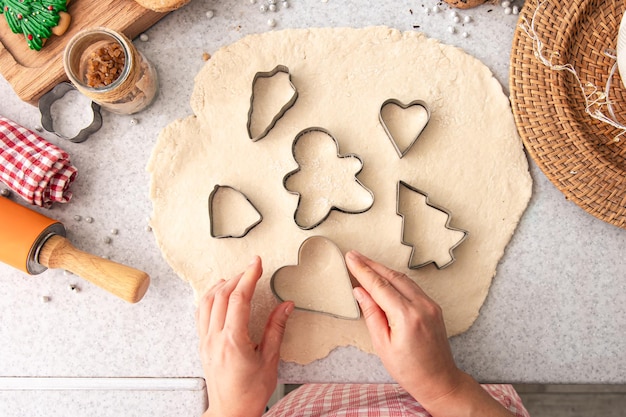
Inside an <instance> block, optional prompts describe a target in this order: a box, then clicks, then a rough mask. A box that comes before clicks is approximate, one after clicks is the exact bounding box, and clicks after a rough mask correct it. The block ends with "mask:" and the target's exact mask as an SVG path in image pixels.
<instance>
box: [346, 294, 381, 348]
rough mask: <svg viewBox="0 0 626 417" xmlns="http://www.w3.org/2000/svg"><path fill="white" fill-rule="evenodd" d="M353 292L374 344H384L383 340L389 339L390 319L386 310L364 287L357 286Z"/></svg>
mask: <svg viewBox="0 0 626 417" xmlns="http://www.w3.org/2000/svg"><path fill="white" fill-rule="evenodd" d="M352 292H353V294H354V298H356V300H357V302H358V303H359V306H360V307H361V310H362V311H363V317H364V318H365V325H366V326H367V330H368V331H369V333H370V338H371V339H372V343H373V344H374V346H384V344H383V343H382V342H384V341H388V340H389V321H388V320H387V316H386V315H385V312H384V311H383V310H382V309H381V308H380V306H379V305H378V304H376V301H374V299H373V298H372V296H371V295H369V293H368V292H367V291H366V290H365V289H364V288H363V287H355V288H354V289H353V290H352Z"/></svg>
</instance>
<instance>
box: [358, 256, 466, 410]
mask: <svg viewBox="0 0 626 417" xmlns="http://www.w3.org/2000/svg"><path fill="white" fill-rule="evenodd" d="M346 263H347V266H348V268H349V270H350V272H351V273H352V275H353V276H354V277H355V278H356V279H357V280H358V281H359V283H360V284H361V285H362V287H357V288H355V289H354V296H355V298H356V299H357V301H358V302H359V305H360V306H361V310H362V311H363V315H364V317H365V323H366V324H367V328H368V330H369V333H370V336H371V339H372V343H373V345H374V349H376V352H377V353H378V355H379V357H380V358H381V360H382V362H383V365H385V368H387V370H388V371H389V373H390V374H391V376H392V377H393V378H394V379H395V380H396V381H397V382H398V383H399V384H400V385H401V386H402V387H403V388H404V389H406V390H407V391H408V392H409V393H410V394H411V395H412V396H413V397H414V398H415V399H416V400H418V401H419V402H420V403H421V404H422V405H423V406H426V405H427V404H428V403H430V402H433V401H436V400H437V399H439V398H442V397H444V396H446V395H448V394H450V393H452V392H453V391H454V390H455V389H456V388H457V387H458V385H459V384H460V382H461V380H462V376H463V373H462V372H461V371H460V370H459V369H458V368H457V367H456V365H455V363H454V359H453V358H452V352H451V350H450V344H449V343H448V337H447V334H446V327H445V324H444V322H443V315H442V312H441V308H440V307H439V305H438V304H437V303H435V302H434V301H433V300H432V299H430V298H429V297H428V296H427V295H426V294H425V293H424V291H422V289H421V288H420V287H419V286H418V285H417V284H416V283H415V282H414V281H413V280H411V279H410V278H409V277H407V276H406V275H405V274H402V273H400V272H397V271H394V270H392V269H389V268H387V267H386V266H384V265H381V264H379V263H378V262H375V261H373V260H371V259H369V258H367V257H365V256H363V255H361V254H360V253H358V252H356V251H350V252H348V253H347V254H346Z"/></svg>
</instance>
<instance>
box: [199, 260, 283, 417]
mask: <svg viewBox="0 0 626 417" xmlns="http://www.w3.org/2000/svg"><path fill="white" fill-rule="evenodd" d="M262 272H263V268H262V266H261V259H260V258H259V257H255V258H254V260H253V261H252V263H251V264H250V265H249V266H248V267H247V268H246V270H245V271H244V272H243V273H242V274H240V275H238V276H236V277H234V278H231V279H230V280H228V281H224V280H220V281H219V282H218V283H216V284H215V285H214V286H213V287H212V288H211V289H210V290H209V291H208V292H207V293H206V294H205V295H204V296H203V297H202V299H201V301H200V304H199V306H198V310H197V311H196V322H197V329H198V336H199V338H200V359H201V361H202V367H203V369H204V375H205V378H206V384H207V391H208V395H209V409H208V410H207V411H206V413H205V414H204V416H205V417H209V416H220V417H244V416H245V417H256V416H261V415H262V414H263V413H264V412H265V406H266V404H267V402H268V400H269V398H270V397H271V395H272V393H273V392H274V390H275V388H276V383H277V378H278V362H279V359H280V345H281V343H282V340H283V335H284V333H285V326H286V323H287V319H288V317H289V314H291V312H292V311H293V309H294V304H293V302H291V301H286V302H284V303H281V304H280V305H279V306H277V307H276V308H275V309H274V311H272V313H271V315H270V317H269V319H268V321H267V324H266V326H265V330H264V333H263V337H262V340H261V342H260V344H257V343H255V342H253V341H252V340H251V339H250V334H249V331H248V323H249V321H250V310H251V307H250V302H251V300H252V295H253V294H254V290H255V288H256V283H257V281H258V280H259V278H261V275H262Z"/></svg>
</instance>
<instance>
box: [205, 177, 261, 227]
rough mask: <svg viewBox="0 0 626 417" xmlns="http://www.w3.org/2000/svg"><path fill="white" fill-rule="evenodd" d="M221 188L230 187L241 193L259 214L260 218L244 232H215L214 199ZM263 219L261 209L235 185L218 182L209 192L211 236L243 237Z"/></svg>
mask: <svg viewBox="0 0 626 417" xmlns="http://www.w3.org/2000/svg"><path fill="white" fill-rule="evenodd" d="M220 188H228V189H230V190H233V191H235V192H236V193H238V194H240V195H241V196H242V197H243V198H244V199H245V200H246V201H247V202H248V204H250V207H252V208H253V209H254V210H255V211H256V212H257V213H258V214H259V219H258V220H257V221H256V222H254V223H252V224H251V225H250V226H248V227H247V228H246V229H245V230H244V231H243V233H242V234H241V235H220V234H216V233H215V228H214V213H213V199H214V198H215V194H216V193H217V191H218V190H219V189H220ZM262 221H263V215H262V214H261V212H260V211H259V209H257V208H256V206H255V205H254V204H252V201H250V199H249V198H248V196H247V195H245V194H244V193H242V192H241V191H239V190H238V189H236V188H234V187H231V186H230V185H219V184H217V185H216V186H215V187H213V191H211V194H209V223H210V233H211V237H213V238H215V239H226V238H242V237H244V236H245V235H247V234H248V232H250V230H252V229H254V228H255V227H256V226H257V225H258V224H259V223H261V222H262Z"/></svg>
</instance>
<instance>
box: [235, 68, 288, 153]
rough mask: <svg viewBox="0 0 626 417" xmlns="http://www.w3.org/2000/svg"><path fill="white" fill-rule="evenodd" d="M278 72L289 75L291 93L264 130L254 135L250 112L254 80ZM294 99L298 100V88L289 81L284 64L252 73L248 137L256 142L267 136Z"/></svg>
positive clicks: (251, 109)
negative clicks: (269, 69) (265, 70)
mask: <svg viewBox="0 0 626 417" xmlns="http://www.w3.org/2000/svg"><path fill="white" fill-rule="evenodd" d="M279 72H284V73H285V74H287V76H288V77H289V85H290V86H291V89H292V90H293V95H292V96H291V98H290V99H289V101H287V102H286V103H285V104H284V105H283V107H281V109H280V110H279V111H278V113H277V114H276V115H275V116H274V118H273V119H272V121H271V122H270V124H269V125H268V126H267V127H266V128H265V130H263V131H262V132H261V133H260V134H258V135H256V136H254V135H253V134H252V113H253V111H254V108H253V106H254V87H255V85H256V82H257V80H258V79H259V78H272V77H273V76H275V75H276V74H278V73H279ZM296 100H298V90H297V89H296V86H295V85H293V82H292V81H291V74H290V73H289V68H287V67H286V66H284V65H277V66H276V67H275V68H274V69H273V70H271V71H268V72H257V73H256V74H255V75H254V79H253V80H252V94H251V95H250V110H248V124H247V129H248V137H249V138H250V139H252V141H253V142H256V141H257V140H260V139H263V138H264V137H265V136H267V134H268V133H270V130H272V129H273V128H274V126H275V125H276V123H277V122H278V120H280V118H281V117H283V116H284V115H285V113H287V110H289V109H290V108H291V107H292V106H293V105H294V104H295V103H296Z"/></svg>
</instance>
